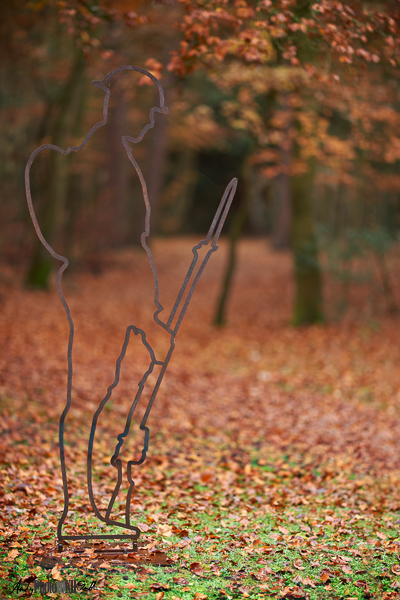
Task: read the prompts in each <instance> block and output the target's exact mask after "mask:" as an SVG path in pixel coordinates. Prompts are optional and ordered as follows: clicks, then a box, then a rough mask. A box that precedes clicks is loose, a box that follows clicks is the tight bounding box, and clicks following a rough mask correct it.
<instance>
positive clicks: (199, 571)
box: [189, 563, 204, 577]
mask: <svg viewBox="0 0 400 600" xmlns="http://www.w3.org/2000/svg"><path fill="white" fill-rule="evenodd" d="M189 569H190V572H191V573H193V574H194V575H197V576H198V577H204V569H203V567H202V566H201V564H200V563H192V564H191V565H190V567H189Z"/></svg>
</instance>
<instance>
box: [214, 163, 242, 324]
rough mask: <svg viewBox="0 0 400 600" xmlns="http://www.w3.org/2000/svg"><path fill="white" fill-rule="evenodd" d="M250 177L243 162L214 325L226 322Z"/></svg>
mask: <svg viewBox="0 0 400 600" xmlns="http://www.w3.org/2000/svg"><path fill="white" fill-rule="evenodd" d="M250 177H251V171H250V167H249V166H248V165H247V164H246V163H244V165H243V167H242V169H241V171H240V179H239V181H240V182H241V188H242V190H243V196H242V198H241V202H240V206H239V208H238V209H237V211H236V213H235V215H234V217H233V219H232V221H231V224H230V227H229V232H228V235H229V256H228V262H227V264H226V269H225V273H224V278H223V281H222V286H221V292H220V295H219V299H218V302H217V310H216V312H215V317H214V325H225V323H226V317H225V313H226V304H227V301H228V297H229V292H230V290H231V285H232V278H233V274H234V272H235V267H236V259H237V244H238V241H239V239H240V237H241V235H242V233H243V230H244V228H245V226H246V222H247V218H248V207H249V193H250V181H249V178H250Z"/></svg>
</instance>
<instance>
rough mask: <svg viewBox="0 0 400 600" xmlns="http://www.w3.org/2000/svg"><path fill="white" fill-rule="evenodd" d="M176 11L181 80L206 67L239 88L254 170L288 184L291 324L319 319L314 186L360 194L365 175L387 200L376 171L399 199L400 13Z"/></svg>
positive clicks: (188, 5)
mask: <svg viewBox="0 0 400 600" xmlns="http://www.w3.org/2000/svg"><path fill="white" fill-rule="evenodd" d="M180 2H181V4H182V5H183V6H184V8H185V15H184V17H183V19H182V22H181V23H180V30H181V33H182V36H183V39H182V41H181V44H180V49H179V51H177V52H176V53H175V54H174V55H173V57H172V59H171V62H170V64H169V67H168V68H169V69H170V70H172V71H173V72H175V73H176V74H177V75H178V76H181V77H184V76H186V75H188V74H190V73H192V72H193V71H194V70H195V69H197V68H200V67H203V68H205V69H207V71H208V73H209V74H210V77H212V78H213V79H214V81H215V82H216V83H217V84H218V85H220V86H222V87H223V86H226V87H230V89H236V91H237V101H235V102H230V103H228V104H227V106H226V114H227V115H228V116H229V117H230V119H231V124H232V126H233V127H236V128H243V129H247V130H248V131H250V132H251V133H252V134H253V135H254V136H255V138H256V140H257V150H256V151H255V152H254V155H253V157H252V160H253V163H254V164H257V165H258V166H259V168H260V169H262V171H263V172H264V174H265V175H266V176H268V177H275V176H276V175H277V174H279V173H287V174H288V175H289V176H290V179H291V213H292V235H291V244H292V250H293V255H294V270H295V284H296V294H295V306H294V314H293V322H294V323H295V324H303V323H314V322H318V321H321V320H322V319H323V305H322V279H321V270H320V265H319V260H318V249H317V243H316V235H315V219H314V212H313V201H312V191H313V188H314V181H315V176H316V175H317V176H318V177H324V178H325V180H326V181H328V180H329V179H330V180H331V181H332V180H334V181H336V182H337V181H346V182H347V183H348V184H350V185H353V186H354V187H355V188H356V187H357V186H359V180H360V178H361V179H362V178H364V177H365V175H366V174H367V178H368V179H369V180H371V181H374V184H375V187H376V189H377V193H379V186H378V187H377V186H376V183H377V181H376V179H375V175H376V173H377V172H379V180H380V184H381V189H382V186H385V185H386V186H387V185H389V186H392V188H393V189H396V190H399V189H400V186H399V181H398V179H397V176H396V175H395V174H394V173H393V169H392V167H394V166H395V165H397V166H398V162H399V160H400V155H399V147H400V146H399V144H400V128H399V127H400V125H399V123H400V121H399V112H398V108H399V87H398V67H399V65H400V62H399V57H400V36H399V31H400V29H399V10H398V3H395V2H392V3H389V2H388V3H386V4H385V5H384V6H383V5H380V6H379V7H374V6H373V5H371V4H368V3H366V2H351V3H346V4H343V3H340V2H333V1H330V0H322V1H321V2H317V3H314V2H309V1H296V0H276V1H274V2H273V1H271V0H252V1H251V0H248V1H246V0H235V1H234V2H228V1H227V0H180ZM271 98H272V100H273V102H272V104H273V110H272V112H271V110H268V111H266V110H265V106H266V104H268V105H269V107H271ZM389 99H390V100H389ZM377 108H378V110H377ZM383 114H385V117H384V118H383ZM386 116H387V121H386ZM377 132H379V142H380V143H379V144H377V143H376V142H374V136H376V134H377ZM375 139H376V137H375ZM288 155H289V160H288V159H287V157H288ZM378 163H381V164H382V163H384V164H386V165H388V166H389V168H388V169H386V171H384V173H382V169H379V164H378Z"/></svg>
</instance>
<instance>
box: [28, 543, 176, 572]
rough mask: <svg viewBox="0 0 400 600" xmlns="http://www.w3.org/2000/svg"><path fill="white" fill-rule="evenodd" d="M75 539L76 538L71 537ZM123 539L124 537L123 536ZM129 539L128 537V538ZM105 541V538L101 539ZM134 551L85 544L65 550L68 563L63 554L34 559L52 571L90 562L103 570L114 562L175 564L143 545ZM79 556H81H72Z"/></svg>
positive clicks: (162, 554)
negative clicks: (89, 552)
mask: <svg viewBox="0 0 400 600" xmlns="http://www.w3.org/2000/svg"><path fill="white" fill-rule="evenodd" d="M71 537H72V538H74V536H71ZM121 537H122V536H121ZM127 537H128V536H127ZM101 539H104V536H103V537H102V538H101ZM134 543H135V544H136V547H135V548H134V549H133V550H132V549H131V548H127V547H122V548H121V547H119V545H118V544H114V545H110V544H107V546H105V547H99V548H96V547H95V546H94V545H93V544H88V543H86V544H83V545H82V546H79V547H78V548H68V549H67V548H65V549H64V552H65V554H66V555H67V556H66V558H67V562H62V560H61V559H62V556H63V552H61V551H60V552H59V553H57V554H52V555H48V556H40V555H37V556H35V557H34V561H35V564H36V565H37V566H41V567H42V568H43V569H48V570H51V569H53V568H54V567H55V566H56V565H59V566H60V567H82V566H83V564H82V561H83V560H85V562H88V563H89V562H90V568H92V569H97V568H101V565H102V563H104V562H105V561H106V562H109V561H112V564H113V566H116V567H117V566H125V567H128V568H129V567H135V566H137V565H142V566H144V565H149V566H150V565H156V566H160V567H167V566H170V565H171V564H173V561H172V560H171V559H170V558H169V557H168V556H167V555H166V554H165V553H164V552H161V551H158V550H153V551H151V550H150V551H149V550H148V549H147V548H145V547H143V545H139V546H138V545H137V543H136V542H134ZM90 549H91V550H92V551H93V554H94V556H89V555H88V553H87V552H85V551H87V550H90ZM75 554H78V555H79V556H71V555H75Z"/></svg>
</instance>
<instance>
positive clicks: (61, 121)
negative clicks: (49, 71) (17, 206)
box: [26, 50, 85, 289]
mask: <svg viewBox="0 0 400 600" xmlns="http://www.w3.org/2000/svg"><path fill="white" fill-rule="evenodd" d="M84 67H85V57H84V55H83V53H82V52H81V50H78V51H77V55H76V58H75V62H74V65H73V67H72V69H71V73H70V76H69V78H68V81H67V83H66V85H65V88H64V92H63V94H62V96H61V99H60V102H59V110H58V114H57V116H56V118H55V121H54V125H53V129H52V133H51V143H52V144H55V145H57V146H60V147H61V148H62V147H63V146H65V139H66V123H67V120H68V113H69V108H70V105H71V102H72V100H73V97H74V93H75V91H76V89H77V87H78V85H79V83H80V80H81V75H82V73H83V70H84ZM63 158H64V157H63V156H62V155H61V154H59V153H58V152H54V151H52V152H51V153H50V163H49V179H48V181H47V186H46V187H47V189H46V194H45V203H44V206H43V209H42V212H41V216H40V227H41V230H42V233H43V235H44V237H45V238H46V240H47V241H48V242H49V243H50V244H51V245H52V244H53V240H54V236H55V230H56V226H57V222H58V217H59V214H60V210H61V208H62V200H63V197H64V196H65V191H66V181H65V177H64V176H63V175H65V173H64V172H63V163H62V159H63ZM52 263H53V261H52V258H51V256H50V255H49V254H48V252H47V250H46V249H45V248H44V247H43V246H42V244H41V242H40V241H39V239H38V240H37V242H36V246H35V250H34V254H33V260H32V263H31V267H30V270H29V273H28V276H27V279H26V283H27V285H31V286H34V287H39V288H42V289H47V288H48V285H49V275H50V271H51V267H52Z"/></svg>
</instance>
